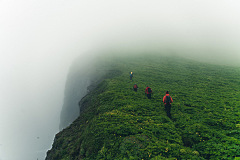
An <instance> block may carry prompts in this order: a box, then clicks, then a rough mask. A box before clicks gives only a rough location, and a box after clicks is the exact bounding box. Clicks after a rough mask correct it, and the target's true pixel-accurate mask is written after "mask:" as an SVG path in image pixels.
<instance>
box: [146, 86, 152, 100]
mask: <svg viewBox="0 0 240 160" xmlns="http://www.w3.org/2000/svg"><path fill="white" fill-rule="evenodd" d="M146 94H147V97H148V99H151V94H152V89H151V88H150V87H148V86H147V88H146V89H145V95H146Z"/></svg>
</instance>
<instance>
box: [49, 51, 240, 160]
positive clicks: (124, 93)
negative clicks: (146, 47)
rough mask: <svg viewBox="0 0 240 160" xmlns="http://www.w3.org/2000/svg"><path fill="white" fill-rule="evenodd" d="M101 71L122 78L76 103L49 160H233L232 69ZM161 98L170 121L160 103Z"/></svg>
mask: <svg viewBox="0 0 240 160" xmlns="http://www.w3.org/2000/svg"><path fill="white" fill-rule="evenodd" d="M98 65H99V68H101V65H102V64H98ZM106 65H108V66H110V68H111V69H112V70H116V72H118V73H122V74H121V75H120V74H119V76H118V77H114V78H110V77H111V75H110V76H109V77H108V78H109V79H105V80H104V81H103V82H101V83H100V84H99V85H98V87H97V88H96V89H95V90H94V91H92V92H90V93H89V94H88V95H87V96H86V97H85V98H84V99H83V100H82V101H83V102H87V104H88V108H87V109H86V110H85V112H84V113H81V115H80V117H79V118H78V119H77V120H75V121H74V122H73V123H72V124H71V125H70V126H69V127H68V128H66V129H64V130H63V131H62V132H60V133H58V134H57V135H56V137H55V142H54V144H53V147H52V149H51V151H49V152H48V158H49V159H62V160H70V159H74V160H75V159H84V160H95V159H99V160H100V159H104V160H105V159H109V160H113V159H119V160H122V159H132V160H138V159H144V160H160V159H169V160H174V159H178V160H179V159H182V160H184V159H186V160H187V159H192V160H198V159H199V160H201V159H230V160H232V159H237V157H240V129H239V128H240V125H238V124H240V118H239V116H240V112H239V109H240V92H239V90H240V75H239V73H240V69H239V68H236V67H229V66H221V65H212V64H207V63H201V62H197V61H192V60H187V59H183V58H178V57H175V58H174V57H168V56H157V55H150V56H146V55H139V56H126V57H124V56H122V57H121V56H119V57H111V58H108V59H106V60H105V64H104V65H103V67H106ZM131 71H133V72H134V76H133V81H130V79H129V74H130V72H131ZM114 76H116V75H114ZM135 83H137V85H138V87H139V90H138V92H134V91H133V89H132V88H133V85H134V84H135ZM147 85H148V86H150V87H151V88H152V90H153V96H152V99H151V100H149V99H147V97H146V96H145V95H144V90H145V88H146V86H147ZM167 90H168V91H169V92H170V95H171V96H172V98H173V103H172V110H171V114H172V119H169V118H168V117H167V116H166V112H165V110H164V105H163V103H162V98H163V96H164V95H165V92H166V91H167ZM238 159H239V158H238Z"/></svg>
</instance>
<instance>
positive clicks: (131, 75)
mask: <svg viewBox="0 0 240 160" xmlns="http://www.w3.org/2000/svg"><path fill="white" fill-rule="evenodd" d="M132 77H133V72H131V74H130V80H132Z"/></svg>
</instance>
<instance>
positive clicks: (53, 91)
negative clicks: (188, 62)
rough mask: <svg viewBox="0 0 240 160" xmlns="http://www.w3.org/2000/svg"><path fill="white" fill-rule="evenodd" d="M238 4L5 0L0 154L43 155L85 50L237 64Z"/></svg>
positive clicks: (6, 158) (12, 158)
mask: <svg viewBox="0 0 240 160" xmlns="http://www.w3.org/2000/svg"><path fill="white" fill-rule="evenodd" d="M239 8H240V2H239V1H237V0H232V1H223V0H212V1H207V0H202V1H197V0H191V1H189V0H182V1H177V0H164V1H163V0H152V1H147V0H133V1H127V0H121V1H112V0H104V1H97V0H83V1H77V0H72V1H66V0H61V1H56V0H52V1H46V0H42V1H31V0H23V1H17V0H8V1H7V0H1V1H0V78H1V83H0V97H1V98H0V109H1V111H0V160H16V159H18V160H32V159H37V158H38V160H42V159H44V156H45V153H46V151H47V150H48V149H49V148H50V147H51V144H52V140H53V138H54V135H55V134H56V133H57V132H58V127H59V119H60V111H61V109H62V105H63V99H64V87H65V82H66V77H67V74H68V70H69V67H70V66H71V63H72V61H73V60H74V59H75V58H76V57H78V56H79V55H80V56H81V55H83V56H87V55H85V54H86V53H87V52H85V51H87V50H94V51H95V52H96V54H97V53H98V52H97V51H98V50H99V52H100V51H101V52H104V50H108V52H109V51H112V53H114V54H130V53H134V54H148V53H157V54H164V55H166V54H169V55H172V56H175V55H177V56H182V57H186V58H192V59H196V60H199V61H204V62H209V63H217V64H223V65H234V66H237V65H238V66H239V62H240V47H239V42H240V21H239V17H240V11H239ZM149 56H150V55H149ZM93 57H94V56H93ZM83 70H84V68H83Z"/></svg>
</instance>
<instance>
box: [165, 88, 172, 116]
mask: <svg viewBox="0 0 240 160" xmlns="http://www.w3.org/2000/svg"><path fill="white" fill-rule="evenodd" d="M172 102H173V100H172V97H171V96H170V95H169V92H168V91H166V95H165V96H164V97H163V103H164V105H165V110H166V112H167V116H168V117H169V118H170V119H171V113H170V112H171V103H172Z"/></svg>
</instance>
